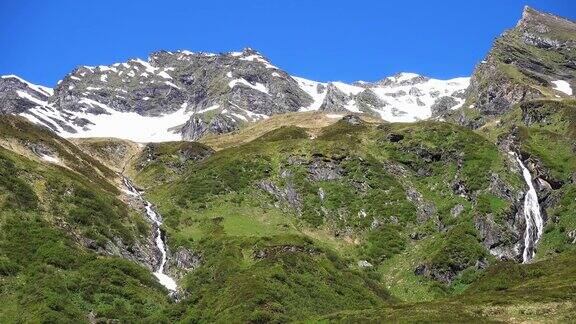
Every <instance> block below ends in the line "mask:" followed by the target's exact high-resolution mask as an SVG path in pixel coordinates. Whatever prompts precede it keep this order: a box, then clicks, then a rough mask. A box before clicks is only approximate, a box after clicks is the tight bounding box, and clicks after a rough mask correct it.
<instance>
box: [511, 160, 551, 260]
mask: <svg viewBox="0 0 576 324" xmlns="http://www.w3.org/2000/svg"><path fill="white" fill-rule="evenodd" d="M514 155H515V157H516V161H517V162H518V164H519V165H520V168H521V169H522V175H523V176H524V181H526V184H528V191H527V192H526V195H525V196H524V220H525V221H526V229H525V230H524V251H523V252H522V263H528V262H529V261H530V260H531V259H532V258H533V257H534V252H535V250H536V244H537V243H538V240H540V237H541V236H542V230H543V228H544V220H543V219H542V216H541V214H540V204H539V203H538V195H536V189H534V185H533V184H532V175H530V171H528V169H527V168H526V166H524V163H522V160H520V157H519V156H518V154H514Z"/></svg>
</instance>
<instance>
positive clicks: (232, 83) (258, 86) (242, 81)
mask: <svg viewBox="0 0 576 324" xmlns="http://www.w3.org/2000/svg"><path fill="white" fill-rule="evenodd" d="M238 84H242V85H245V86H247V87H250V88H252V89H255V90H258V91H260V92H264V93H265V94H268V88H266V86H265V85H263V84H262V83H259V82H256V84H252V83H250V82H248V81H246V79H244V78H240V79H234V80H232V81H230V82H229V83H228V86H229V87H230V89H232V88H234V87H235V86H236V85H238Z"/></svg>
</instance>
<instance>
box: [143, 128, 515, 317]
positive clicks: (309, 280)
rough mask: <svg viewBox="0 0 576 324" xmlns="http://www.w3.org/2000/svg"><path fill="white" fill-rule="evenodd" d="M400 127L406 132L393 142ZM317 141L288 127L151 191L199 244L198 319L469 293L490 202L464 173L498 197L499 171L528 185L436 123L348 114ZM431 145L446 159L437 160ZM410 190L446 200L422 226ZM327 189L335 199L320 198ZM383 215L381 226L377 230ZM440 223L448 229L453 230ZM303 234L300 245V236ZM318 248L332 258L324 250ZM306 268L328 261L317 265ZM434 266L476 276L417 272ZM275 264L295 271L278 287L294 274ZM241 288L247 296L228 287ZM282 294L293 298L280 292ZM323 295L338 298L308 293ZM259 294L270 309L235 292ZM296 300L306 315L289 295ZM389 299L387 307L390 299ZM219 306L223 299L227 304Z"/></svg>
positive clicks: (186, 242)
mask: <svg viewBox="0 0 576 324" xmlns="http://www.w3.org/2000/svg"><path fill="white" fill-rule="evenodd" d="M392 133H393V134H400V135H402V136H403V137H404V139H403V140H402V141H400V142H392V141H390V140H389V136H390V134H392ZM317 136H318V137H316V138H315V139H311V138H310V135H309V133H308V132H307V131H306V130H305V129H302V128H298V127H281V128H278V129H276V130H274V131H271V132H269V133H267V134H265V135H264V136H262V137H260V138H258V139H256V140H254V141H252V142H249V143H247V144H244V145H240V146H237V147H231V148H227V149H223V150H221V151H219V152H217V153H215V154H214V155H212V156H211V157H209V158H207V159H206V160H203V161H201V162H198V163H191V164H189V165H188V166H187V167H186V168H185V169H184V171H183V174H182V176H181V177H180V178H179V179H177V180H173V181H168V182H167V183H165V184H163V185H160V186H158V187H156V188H152V189H151V190H149V191H148V197H149V198H150V199H151V200H152V201H155V202H158V205H159V207H160V210H161V212H162V214H163V216H164V218H165V226H166V230H167V233H168V236H169V238H170V239H169V244H170V245H171V247H172V248H176V247H178V246H187V247H190V248H192V249H193V250H195V251H197V252H199V253H201V254H202V255H203V258H205V260H206V263H205V264H204V265H203V266H202V267H200V269H198V270H197V271H195V272H193V273H192V274H190V275H188V277H187V278H186V279H185V280H186V284H185V288H186V290H187V291H188V292H189V293H190V295H191V296H192V299H193V300H194V301H195V303H192V304H190V305H188V307H189V309H188V312H185V311H184V310H182V312H183V313H187V314H189V313H195V314H196V315H194V316H196V317H194V318H197V319H203V320H226V319H229V318H228V317H227V316H228V315H227V314H229V313H230V312H232V311H233V310H234V313H235V314H236V315H237V316H240V318H245V319H250V318H253V317H258V316H265V317H264V318H267V319H304V318H306V317H307V316H311V315H313V314H321V313H328V312H331V310H334V309H357V308H366V307H370V305H368V304H366V303H365V302H360V301H361V300H372V299H373V298H374V297H373V296H378V295H380V294H381V293H379V292H378V291H384V289H385V288H386V287H388V288H389V290H390V292H391V293H392V294H393V296H394V297H395V298H398V299H401V300H426V299H435V298H438V297H443V296H447V295H450V294H453V293H456V292H459V291H462V290H464V289H465V288H466V287H467V286H468V285H469V284H470V282H471V281H472V280H473V279H474V278H476V276H477V275H478V271H477V270H476V269H475V267H474V265H475V262H476V260H478V259H483V258H489V256H487V255H486V252H485V251H484V249H483V247H482V246H481V245H480V243H479V238H478V237H477V233H476V231H475V229H474V227H473V223H472V219H473V217H474V216H476V215H477V213H481V212H486V211H485V210H483V209H482V208H478V206H477V204H478V202H474V201H472V202H470V201H468V200H466V199H464V198H462V197H460V196H458V195H456V194H455V193H454V192H453V191H452V187H451V180H452V179H453V178H454V176H455V174H456V173H458V175H459V177H460V178H461V179H462V181H463V183H464V184H465V185H466V187H467V188H469V190H470V191H471V192H474V193H477V194H478V195H479V196H481V197H483V196H490V193H489V192H488V191H487V186H488V183H489V179H490V176H491V174H492V173H498V174H499V175H500V176H501V178H503V179H505V180H506V181H508V182H509V183H510V184H511V185H512V186H521V185H522V182H521V179H520V178H519V177H518V175H516V174H512V173H510V172H509V171H508V168H507V165H506V161H505V159H504V158H503V157H502V156H501V155H500V154H499V153H498V151H497V148H496V147H495V146H494V145H493V144H490V142H488V141H486V140H485V139H483V138H482V137H481V136H479V135H477V134H475V133H474V132H472V131H469V130H466V129H464V128H461V127H457V126H453V125H449V124H444V123H434V122H426V123H418V124H398V125H396V124H385V125H378V124H363V125H360V126H353V125H350V124H347V123H345V122H338V123H336V124H333V125H332V126H329V127H327V128H324V129H323V130H322V131H321V132H319V133H318V134H317ZM422 152H426V153H425V154H423V153H422ZM428 153H432V154H435V155H436V154H437V155H439V156H440V157H439V158H438V159H437V160H434V161H428V160H427V159H428V157H427V154H428ZM459 161H460V163H459ZM314 163H316V164H314ZM388 163H393V164H398V165H402V166H403V167H404V168H405V169H406V170H407V174H406V179H405V180H404V181H403V183H400V182H399V181H398V180H397V179H395V178H396V176H393V175H391V174H389V173H388V172H387V171H386V168H385V164H388ZM313 164H314V165H317V166H318V165H319V166H320V167H322V166H326V165H330V167H331V168H332V167H334V165H337V167H334V168H336V169H338V168H341V169H342V170H341V174H342V175H341V177H336V178H335V179H330V180H328V179H319V180H318V179H316V180H314V179H312V178H311V177H312V176H311V174H310V166H311V165H313ZM458 165H460V167H458ZM422 170H424V171H425V172H427V173H428V174H429V176H428V177H419V176H418V175H417V173H418V172H419V171H420V172H422ZM142 180H144V181H146V179H140V181H142ZM264 180H266V181H271V182H272V183H274V184H275V185H276V186H277V187H278V188H281V190H289V189H293V190H295V191H296V192H297V193H298V197H299V198H298V202H299V203H297V204H296V206H293V205H291V204H290V203H289V201H286V200H285V199H279V198H278V197H277V196H274V195H271V194H268V193H266V192H265V191H263V190H262V189H260V187H259V186H258V185H257V184H258V183H261V182H262V181H264ZM407 185H409V186H413V187H415V188H417V189H418V190H419V191H420V192H421V193H422V195H423V197H424V198H425V199H426V200H428V201H431V202H434V203H435V205H436V208H437V213H436V215H435V216H434V217H432V218H430V219H428V220H425V221H422V222H418V221H417V219H416V218H417V217H416V207H415V206H414V204H413V203H411V202H410V201H408V200H407V199H406V194H405V190H406V186H407ZM320 189H321V191H323V193H324V198H323V199H322V198H320V196H319V194H318V192H319V191H320ZM284 192H285V191H284ZM502 203H504V204H506V202H502ZM457 204H463V205H464V206H465V209H464V212H463V213H462V214H461V215H460V216H459V217H457V218H454V217H452V216H451V215H450V210H451V209H452V207H454V206H455V205H457ZM480 205H481V204H480ZM488 208H489V207H488ZM375 220H376V221H377V222H379V223H381V225H380V226H376V227H373V226H372V223H373V222H374V221H375ZM438 224H441V226H442V228H444V230H442V231H440V230H439V228H438V226H439V225H438ZM414 232H419V233H424V236H426V238H425V239H423V240H422V241H413V240H411V239H410V237H409V236H410V234H412V233H414ZM287 240H288V241H287ZM292 240H296V242H298V243H288V242H292ZM256 242H266V244H267V246H268V248H270V249H275V250H277V249H281V248H279V246H281V247H285V248H286V249H287V250H288V251H290V249H291V248H292V249H295V250H296V251H297V252H294V253H296V254H298V257H297V258H293V259H292V253H280V256H281V257H280V258H274V259H272V260H269V259H268V258H265V260H260V259H258V258H255V257H254V255H255V253H256V254H257V251H258V249H256V248H255V247H254V245H255V244H259V243H256ZM302 242H307V243H305V244H304V243H302ZM214 246H217V248H214ZM287 246H290V247H291V248H289V247H287ZM304 246H311V247H312V248H311V249H308V248H304ZM281 250H282V249H281ZM316 250H318V251H322V252H321V253H317V252H310V251H316ZM282 251H283V252H286V251H285V250H282ZM307 251H308V252H307ZM318 255H321V256H322V257H321V258H319V257H318ZM326 258H327V259H326ZM222 259H224V260H226V261H225V262H224V261H221V260H222ZM328 260H330V261H329V262H328ZM359 260H368V261H369V262H371V263H372V264H374V265H375V267H374V268H372V269H366V270H362V269H359V268H358V266H357V265H356V262H357V261H359ZM327 262H328V263H327ZM263 263H264V264H266V266H265V267H262V264H263ZM306 263H311V264H313V265H314V267H313V268H308V267H307V266H306ZM421 263H427V264H429V265H430V266H431V267H433V268H435V269H438V270H440V271H442V270H443V269H445V270H446V271H448V269H452V268H458V269H460V270H458V271H462V270H464V271H462V272H460V275H458V276H457V277H456V278H455V281H454V283H453V284H452V285H449V286H446V285H443V284H439V283H437V282H435V281H432V280H430V279H427V278H425V277H422V276H416V275H414V268H415V267H416V266H417V265H419V264H421ZM286 264H290V267H286ZM325 264H326V265H328V266H329V268H326V265H325ZM330 268H332V269H337V270H338V271H336V272H334V274H333V275H331V276H330V277H324V276H322V275H314V276H310V277H308V276H306V278H298V275H299V273H294V272H292V271H288V270H289V269H303V270H301V271H300V272H302V273H306V272H309V271H313V272H314V273H316V272H317V270H313V269H324V270H322V271H323V272H324V271H329V270H328V269H330ZM225 269H234V270H232V271H227V270H225ZM270 269H282V274H281V275H279V278H282V279H281V282H279V283H278V284H279V286H277V287H274V285H273V283H275V282H276V281H277V280H280V279H279V278H276V277H275V276H277V275H276V274H274V273H270ZM305 269H308V270H305ZM342 272H344V273H348V274H346V276H347V277H349V278H355V279H354V280H352V281H351V282H352V283H354V285H353V287H354V288H353V289H354V291H357V295H349V294H351V291H350V290H349V288H344V287H345V286H346V285H345V283H347V282H348V281H349V280H346V281H342V277H340V276H337V275H336V273H339V274H340V275H341V274H342ZM328 273H330V272H328ZM249 274H251V275H252V278H264V280H262V281H261V280H260V279H258V280H256V279H250V281H253V280H256V281H257V282H254V283H250V284H248V283H246V285H244V284H241V283H242V282H243V281H244V280H246V278H247V277H246V276H248V275H249ZM204 277H207V278H218V280H217V281H216V282H214V281H210V280H206V279H204ZM220 278H221V279H220ZM328 278H332V279H328ZM327 280H328V281H327ZM371 282H373V283H371ZM312 287H315V288H314V289H310V288H312ZM322 287H330V288H329V289H328V290H325V289H324V288H322ZM371 287H372V288H371ZM343 289H344V290H343ZM230 290H231V291H233V292H234V293H233V294H231V295H228V294H227V293H224V294H223V292H228V291H230ZM275 290H281V291H282V290H285V292H284V293H283V294H281V295H276V294H273V293H271V291H275ZM198 291H202V293H201V294H198V293H197V292H198ZM299 291H302V293H298V292H299ZM317 291H321V292H323V293H325V295H317V294H313V295H311V296H308V295H309V294H311V293H313V292H317ZM339 291H342V292H341V293H338V292H339ZM414 291H416V293H414ZM256 292H258V293H257V295H258V296H259V297H258V298H259V299H260V300H261V301H260V302H259V303H256V304H254V305H256V306H254V305H253V306H252V307H249V306H248V307H247V306H246V305H243V303H242V302H241V301H240V300H238V299H237V298H235V296H237V295H239V296H244V295H246V294H248V296H250V297H252V296H253V295H254V294H256ZM335 292H336V294H335ZM343 293H344V294H345V295H344V296H347V297H346V300H347V302H346V303H344V304H343V303H342V302H340V301H339V298H338V295H339V294H343ZM294 294H296V295H295V296H297V297H298V300H299V303H300V304H301V305H302V306H301V308H302V309H301V310H298V309H296V305H295V304H294V305H292V304H291V302H290V297H287V296H291V295H294ZM385 295H386V294H385ZM360 296H364V297H360ZM370 296H372V297H370ZM319 300H327V301H330V303H329V305H331V306H330V307H328V306H322V305H323V304H322V305H316V306H314V307H312V306H310V307H311V308H307V307H308V306H305V305H315V304H317V303H318V301H319ZM377 300H378V299H377ZM379 300H380V301H379V302H377V303H376V304H374V305H377V304H378V303H382V302H384V301H386V300H389V298H385V299H381V298H380V299H379ZM214 303H217V305H218V306H217V307H216V308H215V309H214V308H213V307H214V305H215V304H214ZM250 303H252V302H249V303H248V304H250ZM369 304H370V303H369ZM206 305H212V306H211V307H209V306H206ZM269 305H276V306H274V307H272V306H269ZM374 305H372V306H374ZM262 312H264V315H261V313H262ZM239 314H240V315H239Z"/></svg>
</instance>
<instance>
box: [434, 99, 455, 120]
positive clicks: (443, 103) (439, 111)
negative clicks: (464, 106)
mask: <svg viewBox="0 0 576 324" xmlns="http://www.w3.org/2000/svg"><path fill="white" fill-rule="evenodd" d="M457 104H458V101H457V100H456V99H454V98H453V97H448V96H444V97H440V98H438V100H436V102H435V103H434V104H433V105H432V107H431V109H432V118H434V117H440V116H443V115H445V114H446V113H447V112H448V111H450V109H451V108H452V107H454V106H456V105H457Z"/></svg>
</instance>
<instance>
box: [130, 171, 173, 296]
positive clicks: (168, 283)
mask: <svg viewBox="0 0 576 324" xmlns="http://www.w3.org/2000/svg"><path fill="white" fill-rule="evenodd" d="M124 185H125V186H126V188H127V190H126V192H127V193H128V194H129V195H131V196H134V197H137V198H138V199H139V200H141V201H142V202H143V203H144V205H145V207H146V214H147V215H148V217H149V218H150V220H151V221H152V222H153V223H154V242H155V243H156V247H158V250H160V253H161V254H162V258H161V260H160V266H159V267H158V269H157V270H156V271H154V273H153V274H154V276H156V278H157V279H158V281H159V282H160V284H162V285H163V286H164V287H166V288H167V289H168V290H170V291H176V287H177V285H176V281H174V279H172V278H170V277H169V276H168V275H166V274H165V273H164V266H165V265H166V259H167V258H166V243H165V242H164V238H162V232H161V231H160V225H162V221H161V217H160V215H158V213H156V212H155V211H154V209H153V208H152V203H150V202H149V201H146V200H144V198H143V197H142V193H141V192H140V191H139V190H138V189H136V187H134V185H133V184H132V182H130V180H128V179H127V178H124Z"/></svg>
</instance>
